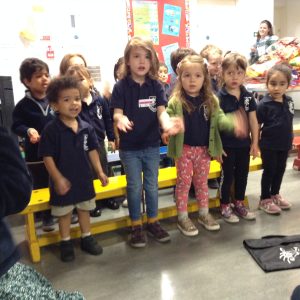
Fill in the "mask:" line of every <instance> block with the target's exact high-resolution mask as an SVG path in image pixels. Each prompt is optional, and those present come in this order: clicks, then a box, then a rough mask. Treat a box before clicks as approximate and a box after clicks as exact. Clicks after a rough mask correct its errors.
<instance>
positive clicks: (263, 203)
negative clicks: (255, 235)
mask: <svg viewBox="0 0 300 300" xmlns="http://www.w3.org/2000/svg"><path fill="white" fill-rule="evenodd" d="M259 209H261V210H263V211H264V212H266V213H267V214H271V215H275V214H280V212H281V208H280V207H279V206H277V205H276V204H275V203H274V202H273V200H272V199H271V198H268V199H263V200H260V203H259Z"/></svg>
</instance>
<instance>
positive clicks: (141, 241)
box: [129, 225, 146, 248]
mask: <svg viewBox="0 0 300 300" xmlns="http://www.w3.org/2000/svg"><path fill="white" fill-rule="evenodd" d="M129 244H130V246H131V247H133V248H143V247H145V246H146V238H145V234H144V232H143V227H142V225H136V226H132V228H131V234H130V240H129Z"/></svg>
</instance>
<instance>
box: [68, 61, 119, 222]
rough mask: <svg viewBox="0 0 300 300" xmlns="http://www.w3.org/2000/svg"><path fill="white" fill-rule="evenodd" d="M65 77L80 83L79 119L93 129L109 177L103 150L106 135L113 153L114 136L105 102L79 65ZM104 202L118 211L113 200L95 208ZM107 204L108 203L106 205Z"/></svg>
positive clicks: (70, 69)
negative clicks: (70, 77) (72, 78)
mask: <svg viewBox="0 0 300 300" xmlns="http://www.w3.org/2000/svg"><path fill="white" fill-rule="evenodd" d="M66 76H74V77H75V78H76V79H77V80H79V81H80V82H81V94H82V109H81V112H80V117H81V119H82V120H84V121H86V122H88V123H89V124H90V125H92V126H93V127H94V129H95V132H96V136H97V138H98V143H99V149H98V150H97V151H98V154H99V158H100V162H101V166H102V168H103V171H104V173H105V174H106V175H107V176H109V175H110V174H109V173H110V172H109V166H108V162H107V152H106V148H105V143H104V140H105V137H106V135H107V139H108V147H109V148H110V149H112V151H115V135H114V130H113V122H112V119H111V115H110V110H109V106H108V102H107V100H105V99H103V98H102V97H101V96H100V95H99V94H98V93H96V92H95V91H94V89H93V79H92V77H91V74H90V72H89V70H88V69H87V68H86V67H84V66H81V65H74V66H71V67H69V69H68V70H67V72H66ZM102 202H106V203H105V205H108V206H109V207H110V208H111V209H118V208H119V204H118V202H116V201H115V200H114V199H113V198H111V199H105V200H103V201H99V202H98V203H97V204H96V206H97V207H98V209H99V210H100V211H101V203H102ZM108 202H109V203H108ZM96 211H97V209H95V210H94V211H92V212H91V216H92V217H93V216H96V215H95V214H94V213H95V212H96Z"/></svg>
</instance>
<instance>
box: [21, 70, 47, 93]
mask: <svg viewBox="0 0 300 300" xmlns="http://www.w3.org/2000/svg"><path fill="white" fill-rule="evenodd" d="M49 82H50V76H49V73H48V72H47V70H45V69H42V70H40V71H37V72H35V73H33V75H32V77H31V79H30V80H27V79H24V83H25V85H26V86H27V88H28V89H29V90H30V92H31V94H32V95H33V96H38V97H39V98H40V97H42V98H43V97H44V96H45V95H46V90H47V87H48V85H49Z"/></svg>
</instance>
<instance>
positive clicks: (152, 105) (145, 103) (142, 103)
mask: <svg viewBox="0 0 300 300" xmlns="http://www.w3.org/2000/svg"><path fill="white" fill-rule="evenodd" d="M145 107H146V108H149V109H150V110H151V111H153V112H156V96H150V97H149V98H148V99H139V108H145Z"/></svg>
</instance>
